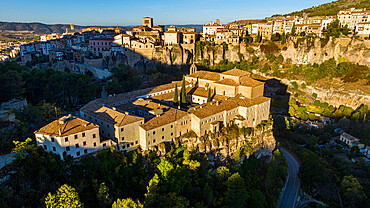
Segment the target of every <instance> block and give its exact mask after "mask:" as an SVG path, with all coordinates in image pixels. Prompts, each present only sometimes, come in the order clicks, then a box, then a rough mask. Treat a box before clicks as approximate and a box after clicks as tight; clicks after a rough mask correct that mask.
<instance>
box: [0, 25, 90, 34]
mask: <svg viewBox="0 0 370 208" xmlns="http://www.w3.org/2000/svg"><path fill="white" fill-rule="evenodd" d="M74 27H75V30H77V31H81V30H82V28H85V27H86V26H79V25H75V26H74ZM66 28H68V29H70V25H67V24H56V25H48V24H43V23H20V22H0V30H2V31H4V30H7V31H30V32H32V33H33V34H38V35H42V34H50V33H63V32H65V31H66Z"/></svg>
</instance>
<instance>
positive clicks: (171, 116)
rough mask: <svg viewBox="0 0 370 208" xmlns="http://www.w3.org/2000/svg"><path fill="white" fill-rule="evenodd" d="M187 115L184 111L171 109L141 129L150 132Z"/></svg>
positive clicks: (143, 125) (146, 123)
mask: <svg viewBox="0 0 370 208" xmlns="http://www.w3.org/2000/svg"><path fill="white" fill-rule="evenodd" d="M186 115H187V113H186V112H184V111H182V110H177V109H174V108H171V109H170V110H168V111H166V112H164V113H163V114H162V115H160V116H159V117H153V118H152V119H150V120H149V121H147V122H145V123H144V124H142V125H141V127H142V128H143V129H145V130H146V131H148V130H151V129H155V128H158V127H160V126H163V125H166V124H169V123H172V122H175V121H177V120H179V119H180V118H182V117H184V116H186Z"/></svg>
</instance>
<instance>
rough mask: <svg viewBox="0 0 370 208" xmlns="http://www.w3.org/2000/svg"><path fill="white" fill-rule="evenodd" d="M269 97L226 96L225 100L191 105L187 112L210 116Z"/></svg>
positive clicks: (256, 103)
mask: <svg viewBox="0 0 370 208" xmlns="http://www.w3.org/2000/svg"><path fill="white" fill-rule="evenodd" d="M268 100H270V98H267V97H257V98H254V99H248V98H244V97H243V96H240V95H238V96H237V97H233V98H228V99H227V100H226V99H225V100H221V101H218V105H217V101H212V102H209V103H205V104H202V105H199V106H196V107H192V108H190V109H189V111H188V112H189V113H192V114H194V115H195V116H197V117H198V118H205V117H208V116H211V115H213V114H216V113H220V112H222V111H225V110H227V111H228V110H231V109H234V108H237V107H239V106H242V107H251V106H254V105H258V104H261V103H264V102H267V101H268Z"/></svg>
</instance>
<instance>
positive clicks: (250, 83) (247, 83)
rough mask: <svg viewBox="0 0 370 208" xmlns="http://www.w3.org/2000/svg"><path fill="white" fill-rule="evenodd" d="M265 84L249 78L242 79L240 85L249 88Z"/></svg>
mask: <svg viewBox="0 0 370 208" xmlns="http://www.w3.org/2000/svg"><path fill="white" fill-rule="evenodd" d="M264 84H265V83H264V82H260V81H257V80H255V79H252V78H249V77H241V78H240V85H242V86H247V87H256V86H259V85H264Z"/></svg>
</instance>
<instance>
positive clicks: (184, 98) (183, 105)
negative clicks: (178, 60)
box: [181, 77, 187, 108]
mask: <svg viewBox="0 0 370 208" xmlns="http://www.w3.org/2000/svg"><path fill="white" fill-rule="evenodd" d="M186 104H187V102H186V88H185V77H182V86H181V107H183V108H184V107H186Z"/></svg>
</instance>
